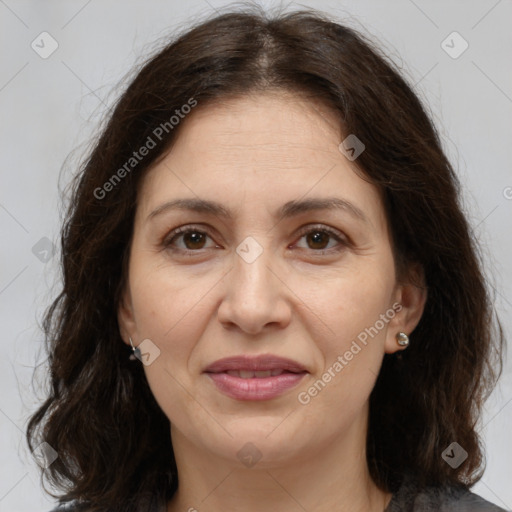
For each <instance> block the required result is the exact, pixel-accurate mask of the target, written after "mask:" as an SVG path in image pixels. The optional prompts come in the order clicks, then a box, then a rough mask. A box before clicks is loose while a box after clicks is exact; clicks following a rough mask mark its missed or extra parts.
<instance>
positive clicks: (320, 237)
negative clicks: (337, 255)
mask: <svg viewBox="0 0 512 512" xmlns="http://www.w3.org/2000/svg"><path fill="white" fill-rule="evenodd" d="M330 238H331V236H330V235H329V234H328V233H326V232H324V231H311V232H310V233H308V234H307V235H306V240H307V244H308V247H309V248H310V249H325V248H326V247H327V245H328V244H329V240H330Z"/></svg>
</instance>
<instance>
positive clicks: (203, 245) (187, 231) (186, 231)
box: [164, 227, 219, 251]
mask: <svg viewBox="0 0 512 512" xmlns="http://www.w3.org/2000/svg"><path fill="white" fill-rule="evenodd" d="M164 245H165V246H166V247H170V248H171V249H177V250H182V251H197V250H201V249H212V248H216V247H219V246H218V245H217V244H216V243H215V242H214V241H213V239H212V238H211V237H210V236H209V235H208V233H206V232H205V231H202V230H200V229H197V228H193V227H185V228H178V229H175V230H174V231H172V232H171V233H170V235H169V236H168V237H167V238H166V240H165V241H164Z"/></svg>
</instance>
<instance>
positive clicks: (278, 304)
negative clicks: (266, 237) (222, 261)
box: [219, 237, 290, 333]
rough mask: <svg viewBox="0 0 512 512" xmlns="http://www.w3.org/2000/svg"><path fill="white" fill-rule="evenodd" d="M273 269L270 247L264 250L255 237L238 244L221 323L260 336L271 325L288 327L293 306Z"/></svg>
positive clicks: (220, 315)
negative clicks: (234, 325)
mask: <svg viewBox="0 0 512 512" xmlns="http://www.w3.org/2000/svg"><path fill="white" fill-rule="evenodd" d="M271 267H272V258H271V250H270V248H264V247H263V246H262V245H261V244H260V243H258V242H257V241H256V240H255V239H254V238H252V237H247V238H246V239H245V240H244V241H242V242H241V243H240V244H239V245H238V247H237V249H236V254H234V262H233V269H232V271H231V272H230V273H229V279H228V282H227V288H226V293H225V297H224V299H223V302H222V304H221V305H220V308H219V318H220V320H221V322H223V323H229V324H236V325H237V326H238V327H239V328H240V329H242V330H243V331H246V332H250V333H257V332H259V331H260V330H261V329H263V328H264V327H265V326H266V325H269V324H274V325H280V326H285V325H287V323H288V322H289V317H290V311H289V305H288V304H287V301H286V297H285V293H284V290H283V284H282V283H281V281H280V280H279V279H277V278H276V276H275V275H274V272H273V271H272V270H271Z"/></svg>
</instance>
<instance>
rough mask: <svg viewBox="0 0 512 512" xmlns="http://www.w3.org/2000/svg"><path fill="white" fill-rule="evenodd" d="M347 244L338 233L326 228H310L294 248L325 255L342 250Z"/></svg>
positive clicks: (302, 234)
mask: <svg viewBox="0 0 512 512" xmlns="http://www.w3.org/2000/svg"><path fill="white" fill-rule="evenodd" d="M347 243H348V242H347V241H346V240H345V239H344V237H343V235H342V234H341V233H339V232H338V231H335V230H333V229H330V228H327V227H325V226H321V227H320V226H318V227H313V228H312V227H308V228H307V229H306V230H303V231H302V233H301V237H300V239H299V241H298V242H297V243H296V244H294V247H298V248H299V249H311V250H313V251H316V252H320V253H323V252H324V251H329V250H330V249H334V250H341V249H342V248H343V247H344V246H346V245H347Z"/></svg>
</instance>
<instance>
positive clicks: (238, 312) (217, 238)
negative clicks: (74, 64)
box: [28, 12, 502, 512]
mask: <svg viewBox="0 0 512 512" xmlns="http://www.w3.org/2000/svg"><path fill="white" fill-rule="evenodd" d="M62 246H63V259H62V261H63V271H64V272H63V273H64V288H63V291H62V293H61V294H60V296H59V297H58V298H57V300H56V301H55V303H54V304H53V306H52V307H51V309H50V310H49V312H48V315H47V318H46V323H45V327H46V331H47V338H48V342H49V347H48V348H49V354H50V364H51V376H52V387H51V393H50V396H49V397H48V399H47V401H46V402H45V403H44V404H43V405H42V406H41V408H40V409H39V410H38V411H37V412H36V414H35V415H34V416H33V418H32V419H31V421H30V424H29V426H28V440H29V444H30V447H31V449H34V450H36V451H38V452H39V453H41V452H44V453H46V454H47V464H46V466H48V467H47V469H46V471H45V476H46V477H47V478H48V479H49V480H50V482H52V483H53V484H54V485H56V486H57V487H58V488H59V489H60V490H61V492H60V495H61V501H62V503H63V504H64V506H65V507H66V508H62V509H59V510H87V511H122V512H128V511H158V512H163V511H167V512H176V511H184V510H188V511H189V512H191V511H194V510H199V511H201V510H209V511H219V510H244V511H249V512H252V511H260V510H279V511H285V512H286V511H295V510H308V511H323V510H337V511H351V512H354V511H356V512H357V511H371V512H374V511H375V512H377V511H379V512H381V511H383V510H386V511H388V512H394V511H398V510H404V511H405V510H407V511H409V510H413V511H424V510H474V511H484V510H485V511H495V510H496V511H497V510H501V509H499V508H498V507H496V506H494V505H492V504H490V503H488V502H486V501H484V500H483V499H482V498H479V497H478V496H476V495H474V494H472V493H471V492H470V491H469V489H470V487H471V486H472V485H473V484H474V483H475V482H476V481H477V480H478V479H479V478H480V476H481V474H482V468H483V456H482V452H481V448H480V445H479V438H478V435H477V432H476V431H475V422H476V420H477V418H478V415H479V412H480V408H481V406H482V403H483V400H484V398H485V397H486V395H487V393H488V392H489V391H490V390H491V388H492V386H493V384H494V383H495V380H496V377H497V375H498V374H499V370H500V362H501V359H500V357H501V356H500V348H501V345H502V333H501V329H500V327H499V324H498V323H497V322H496V323H494V322H493V314H492V307H491V302H490V298H489V295H488V292H487V290H486V286H485V281H484V278H483V276H482V271H481V268H480V265H479V259H478V255H477V251H476V247H475V244H474V241H473V239H472V237H471V233H470V228H469V226H468V223H467V221H466V219H465V217H464V215H463V213H462V212H461V208H460V206H459V201H458V184H457V180H456V177H455V175H454V172H453V170H452V168H451V166H450V164H449V162H448V160H447V158H446V156H445V155H444V154H443V151H442V149H441V146H440V142H439V138H438V135H437V133H436V131H435V129H434V127H433V125H432V123H431V121H430V119H429V118H428V116H427V114H426V113H425V111H424V109H423V107H422V105H421V104H420V102H419V100H418V99H417V97H416V96H415V94H414V93H413V92H412V91H411V89H410V87H409V86H408V85H407V84H406V83H405V81H404V80H403V79H402V78H401V77H400V76H399V74H398V73H397V71H396V70H395V69H394V67H393V65H392V64H391V63H389V62H387V60H386V59H385V57H383V56H381V55H380V54H379V52H378V51H377V50H376V49H375V48H372V47H371V45H370V44H369V43H368V42H366V41H364V40H363V38H362V37H361V36H360V35H358V34H356V33H355V32H354V31H353V30H351V29H348V28H346V27H344V26H342V25H340V24H337V23H334V22H332V21H330V20H329V19H328V18H327V17H324V16H323V15H320V14H318V13H315V12H297V13H293V14H286V15H281V16H277V17H275V18H272V19H268V18H267V17H266V16H265V14H264V13H261V12H246V13H232V14H227V15H223V16H219V17H217V18H215V19H212V20H211V21H208V22H206V23H203V24H201V25H199V26H197V27H195V28H194V29H192V30H190V31H188V32H187V33H185V34H183V35H182V36H181V37H180V38H179V39H178V40H176V41H175V42H172V43H171V44H169V45H168V46H167V47H166V48H164V49H163V50H162V51H160V52H159V53H158V54H157V55H156V56H155V57H153V58H152V59H151V60H150V61H149V62H148V63H147V64H146V65H145V66H144V67H143V68H142V70H141V71H140V72H139V73H138V75H137V77H136V78H135V79H134V80H133V82H132V83H131V85H130V86H129V87H128V88H127V90H126V92H125V93H124V94H123V96H122V97H121V99H120V100H119V102H118V104H117V106H116V108H115V110H114V112H113V113H112V115H111V117H110V120H109V122H108V124H107V126H106V128H105V130H104V132H103V134H102V135H101V137H100V138H99V140H98V142H97V144H96V146H95V148H94V149H93V151H92V153H91V155H90V157H89V159H88V161H87V162H86V164H85V166H84V168H83V170H82V172H81V174H80V176H79V178H78V181H77V183H76V187H75V189H74V201H73V202H72V206H71V211H70V212H69V217H68V220H67V222H66V225H65V227H64V230H63V236H62ZM44 453H43V455H44ZM48 453H50V454H52V456H51V457H50V458H48ZM66 504H67V505H66ZM68 506H69V508H67V507H68Z"/></svg>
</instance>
